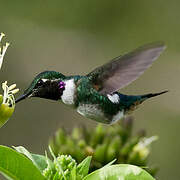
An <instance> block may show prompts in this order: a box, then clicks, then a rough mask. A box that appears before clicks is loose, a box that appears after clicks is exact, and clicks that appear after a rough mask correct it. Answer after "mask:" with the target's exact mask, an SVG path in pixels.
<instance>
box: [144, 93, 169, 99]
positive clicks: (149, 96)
mask: <svg viewBox="0 0 180 180" xmlns="http://www.w3.org/2000/svg"><path fill="white" fill-rule="evenodd" d="M167 92H169V91H162V92H160V93H150V94H145V95H142V96H141V97H142V99H144V100H145V99H149V98H152V97H155V96H159V95H161V94H164V93H167Z"/></svg>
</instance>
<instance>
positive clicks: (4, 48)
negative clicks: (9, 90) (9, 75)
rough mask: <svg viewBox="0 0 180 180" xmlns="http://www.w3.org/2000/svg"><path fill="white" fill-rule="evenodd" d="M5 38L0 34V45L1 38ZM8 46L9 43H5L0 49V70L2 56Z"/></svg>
mask: <svg viewBox="0 0 180 180" xmlns="http://www.w3.org/2000/svg"><path fill="white" fill-rule="evenodd" d="M4 36H5V34H4V33H1V34H0V43H1V40H2V38H3V37H4ZM8 46H9V43H6V44H5V45H4V46H2V47H0V69H1V66H2V63H3V58H4V55H5V53H6V50H7V48H8Z"/></svg>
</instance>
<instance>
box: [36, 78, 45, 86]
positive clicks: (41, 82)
mask: <svg viewBox="0 0 180 180" xmlns="http://www.w3.org/2000/svg"><path fill="white" fill-rule="evenodd" d="M43 83H44V82H43V80H42V79H40V80H39V81H38V82H37V84H36V85H37V86H42V85H43Z"/></svg>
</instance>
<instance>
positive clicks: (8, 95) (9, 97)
mask: <svg viewBox="0 0 180 180" xmlns="http://www.w3.org/2000/svg"><path fill="white" fill-rule="evenodd" d="M15 88H16V84H13V85H11V86H9V87H8V85H7V81H5V82H4V83H2V89H3V91H4V95H3V102H2V104H6V105H8V106H10V105H11V106H12V107H14V106H15V99H14V94H16V93H17V92H18V91H19V89H15Z"/></svg>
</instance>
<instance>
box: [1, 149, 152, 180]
mask: <svg viewBox="0 0 180 180" xmlns="http://www.w3.org/2000/svg"><path fill="white" fill-rule="evenodd" d="M14 148H15V149H16V150H17V151H18V152H16V151H15V150H12V149H10V148H8V147H5V146H0V156H1V160H0V171H1V173H2V174H3V175H4V176H5V177H7V179H12V180H41V179H42V180H43V179H44V180H45V179H47V180H94V179H96V180H116V179H120V178H122V179H124V180H126V179H127V180H129V179H131V180H141V179H143V180H154V179H153V178H152V176H151V175H149V174H148V173H147V172H146V171H144V170H143V169H141V168H139V167H137V166H132V165H128V164H121V165H111V164H112V163H113V162H114V161H112V162H111V163H109V164H107V165H106V166H104V167H103V168H101V169H99V170H96V171H94V172H92V173H91V174H89V175H88V171H89V166H90V162H91V157H87V158H86V159H84V160H83V161H82V162H81V163H80V164H77V162H76V161H75V160H74V159H73V158H72V157H71V156H70V155H60V156H58V157H57V158H56V157H55V156H54V154H53V153H52V150H51V149H50V153H51V155H52V156H53V158H54V160H53V161H51V160H50V159H49V158H48V157H47V154H46V156H42V155H36V154H31V153H30V152H28V151H27V150H26V149H25V148H24V147H21V146H20V147H14ZM22 154H23V155H22ZM25 156H26V157H25ZM27 157H28V158H27Z"/></svg>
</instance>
